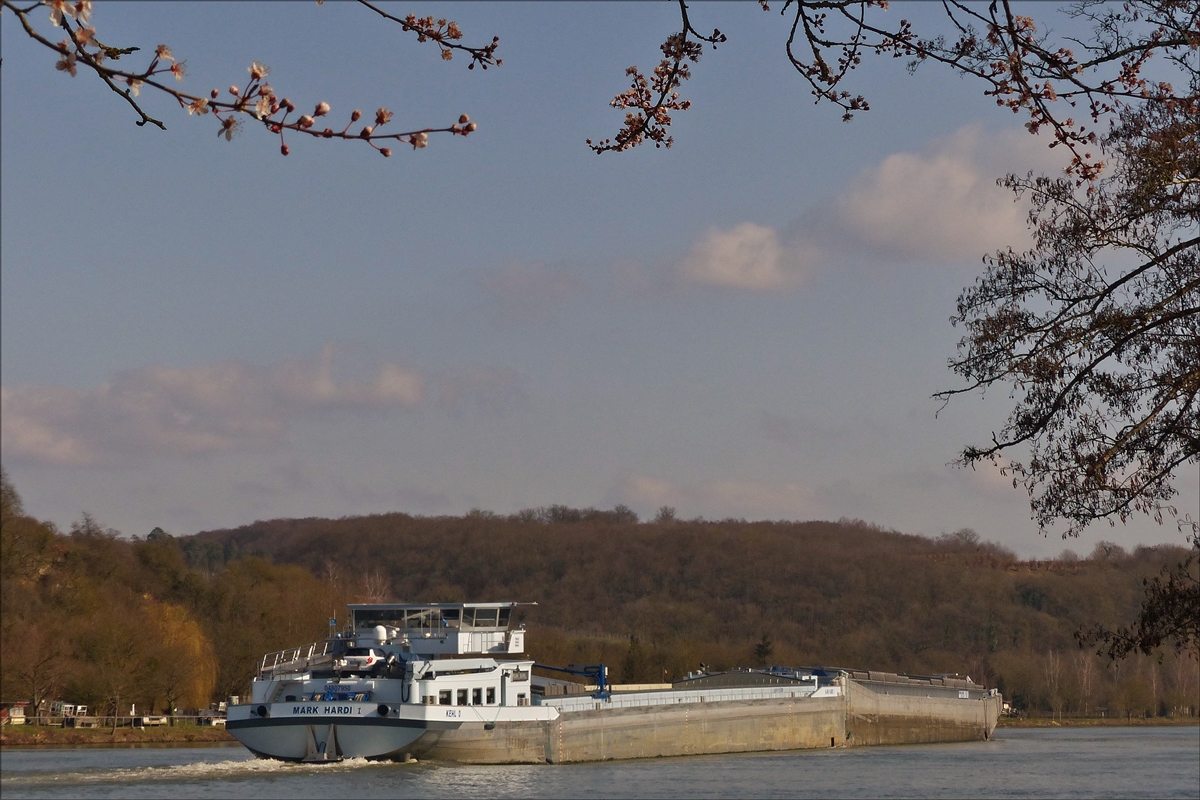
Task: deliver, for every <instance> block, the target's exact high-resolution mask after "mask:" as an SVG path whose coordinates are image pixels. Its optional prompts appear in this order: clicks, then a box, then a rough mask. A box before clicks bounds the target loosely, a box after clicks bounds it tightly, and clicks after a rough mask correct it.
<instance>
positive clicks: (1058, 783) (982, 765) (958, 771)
mask: <svg viewBox="0 0 1200 800" xmlns="http://www.w3.org/2000/svg"><path fill="white" fill-rule="evenodd" d="M0 792H2V793H3V795H4V798H5V800H9V798H17V797H46V798H52V797H73V796H77V795H80V794H86V795H88V796H89V797H251V796H253V797H256V798H257V797H282V798H295V797H298V796H301V795H305V796H310V795H313V794H314V793H321V794H328V795H332V796H348V795H352V796H354V797H362V798H367V797H496V796H516V797H684V796H686V797H959V796H964V795H966V796H984V797H1114V796H1115V797H1189V798H1200V728H1197V727H1179V728H1089V729H1070V728H1067V729H1054V730H1045V729H1041V730H1003V729H1001V730H999V731H997V732H996V738H995V739H994V740H993V741H991V742H972V743H966V744H953V745H922V746H912V747H878V748H854V749H847V750H811V751H798V752H789V753H757V754H746V755H730V756H704V757H692V758H666V759H652V760H644V761H617V762H605V763H600V764H575V765H564V766H526V765H521V766H500V767H483V766H460V765H450V764H435V763H423V764H390V763H389V764H379V763H373V762H368V761H364V760H361V759H353V760H349V761H344V762H342V763H340V764H312V765H304V764H285V763H281V762H276V761H265V760H260V759H256V758H253V757H251V756H250V755H249V754H248V753H246V752H245V751H244V750H240V749H233V748H224V747H222V748H207V747H206V748H196V747H186V748H174V749H152V750H151V749H140V748H139V749H94V748H86V749H76V748H61V749H49V748H47V749H37V750H24V749H12V750H6V751H4V752H2V753H0Z"/></svg>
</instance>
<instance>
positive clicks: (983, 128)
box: [0, 0, 1200, 555]
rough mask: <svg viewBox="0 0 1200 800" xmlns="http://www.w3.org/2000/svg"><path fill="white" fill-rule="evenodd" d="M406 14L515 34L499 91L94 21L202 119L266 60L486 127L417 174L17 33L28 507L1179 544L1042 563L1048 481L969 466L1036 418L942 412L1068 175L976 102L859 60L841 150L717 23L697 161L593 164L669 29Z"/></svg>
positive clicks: (200, 516) (366, 20)
mask: <svg viewBox="0 0 1200 800" xmlns="http://www.w3.org/2000/svg"><path fill="white" fill-rule="evenodd" d="M776 5H778V4H776ZM387 7H388V8H389V9H390V10H392V11H393V13H400V14H403V13H407V12H408V11H414V12H416V13H419V14H425V13H429V14H434V15H438V16H445V17H448V18H450V19H453V20H455V21H457V22H458V23H459V24H460V25H461V26H462V28H463V29H464V31H465V32H466V40H467V41H469V42H484V41H487V40H489V39H490V38H491V37H492V36H493V35H497V36H499V37H500V50H499V52H498V54H499V55H500V56H502V57H503V58H504V64H503V66H501V67H498V68H494V69H490V70H488V71H487V72H482V71H480V70H478V69H476V70H474V71H468V70H467V69H466V62H465V60H464V59H462V58H461V57H460V58H459V59H456V60H454V61H452V62H450V63H446V62H443V61H442V60H441V59H439V58H438V57H437V53H436V51H435V50H434V49H433V48H432V47H430V46H428V45H425V46H421V45H418V44H416V43H415V42H413V41H411V40H410V39H408V38H406V37H405V36H404V35H402V34H401V33H400V31H399V30H398V29H397V28H396V27H395V26H390V25H386V24H382V23H381V22H377V21H376V20H375V19H373V18H372V16H371V15H370V14H369V12H367V11H366V10H365V9H362V8H359V7H356V6H354V5H352V4H348V3H332V2H331V3H326V4H324V5H323V6H317V5H316V4H315V3H308V2H304V3H291V4H279V3H263V4H259V3H237V4H234V3H171V4H151V3H116V2H113V3H109V2H103V0H101V1H99V2H97V3H96V5H95V10H94V13H93V24H94V25H95V26H96V28H97V35H98V38H100V40H101V41H104V42H105V43H106V44H114V45H122V46H125V45H138V46H141V47H143V49H144V50H150V49H152V48H153V47H154V46H155V45H157V44H158V43H160V42H163V43H167V44H169V45H170V46H171V47H172V49H173V50H174V52H175V54H176V56H178V57H179V58H183V59H186V60H187V65H188V77H187V80H186V82H185V84H184V86H185V88H188V89H191V90H193V91H204V90H207V89H208V88H211V87H221V88H224V87H225V86H228V85H229V84H230V83H231V82H240V83H241V84H243V85H244V83H245V80H246V78H247V77H248V76H247V72H246V68H247V66H248V65H249V63H250V62H251V61H252V60H255V59H257V60H260V61H262V62H264V63H266V64H268V65H269V66H270V67H271V68H272V73H271V76H270V80H271V83H272V85H273V86H275V88H276V90H277V91H278V92H279V93H280V94H281V95H284V96H288V97H290V98H292V99H293V100H294V101H295V102H296V103H297V105H299V106H300V107H301V108H304V107H305V106H310V105H314V104H315V103H316V102H317V101H320V100H324V101H326V102H329V103H330V104H331V106H332V107H333V111H332V114H331V119H333V120H334V121H335V122H336V121H338V120H344V119H346V118H347V115H348V114H349V112H350V110H352V109H354V108H362V109H364V110H366V111H368V113H369V112H370V111H372V110H373V109H375V108H377V107H379V106H381V105H382V106H386V107H388V108H390V109H392V110H393V111H395V112H396V114H397V119H396V123H394V124H399V125H400V126H402V127H418V126H424V125H435V126H440V125H443V124H447V123H449V122H451V121H453V120H454V119H456V118H457V117H458V115H459V114H460V113H468V114H470V116H471V118H472V119H473V120H474V121H476V122H477V123H478V125H479V129H478V131H477V132H476V133H474V134H472V135H471V136H470V137H468V138H466V139H462V138H458V137H455V138H450V137H447V136H440V137H439V136H434V137H431V141H430V145H429V147H428V148H426V149H423V150H419V151H415V152H414V151H411V150H409V149H406V148H403V147H398V148H396V154H395V155H394V156H392V157H391V158H390V159H383V158H381V157H380V156H379V155H378V154H377V153H375V152H374V151H372V150H370V149H369V148H368V147H366V146H364V145H361V144H358V143H343V142H332V141H308V140H300V139H299V138H297V137H292V138H291V139H290V142H289V143H290V145H291V155H289V156H288V157H287V158H283V157H281V156H280V155H279V154H278V140H277V139H275V138H273V137H272V136H270V135H268V134H266V133H265V132H262V131H258V130H252V129H246V130H244V131H243V133H242V134H241V135H240V136H238V137H236V138H235V139H234V140H233V141H232V142H226V141H225V140H224V139H223V138H222V139H219V138H218V137H217V136H216V135H215V134H216V129H217V124H216V123H215V122H214V121H213V119H212V118H211V117H206V118H202V119H196V118H194V117H189V116H187V115H186V114H185V113H183V112H182V111H181V110H179V109H176V108H173V107H172V106H171V105H170V104H169V103H168V102H166V101H165V100H162V99H158V98H150V97H148V95H147V94H146V93H143V97H144V98H147V106H148V108H149V109H150V110H151V113H153V114H155V115H156V116H159V117H160V118H161V119H163V120H164V121H165V122H166V124H167V126H168V130H167V131H166V132H162V131H158V130H151V129H139V128H137V127H135V126H134V125H133V117H132V115H131V113H130V111H129V110H128V108H127V107H125V106H124V104H123V103H122V102H121V101H120V100H119V98H117V97H116V96H115V95H113V94H112V93H111V92H109V91H107V90H106V89H105V88H104V87H103V86H102V85H100V84H99V82H98V81H97V80H96V79H95V77H94V76H93V77H90V78H89V77H88V76H87V75H86V74H85V73H84V72H82V71H81V72H80V74H79V77H77V78H74V79H72V78H70V77H69V76H67V75H66V74H64V73H62V72H57V71H55V70H54V59H53V57H52V56H51V54H49V53H48V52H46V51H44V49H42V48H40V47H39V46H36V45H34V44H33V43H32V42H30V41H29V40H28V39H27V38H26V37H25V35H24V33H23V32H22V31H21V30H20V28H19V26H18V25H16V24H15V22H14V19H13V17H12V15H11V14H8V13H6V14H4V15H3V16H0V42H2V44H3V50H4V55H5V65H4V68H3V70H2V71H0V81H3V84H2V90H3V95H2V97H3V115H2V118H0V135H2V143H3V146H2V151H0V167H2V177H0V189H2V199H3V202H2V205H0V223H2V234H0V254H2V270H3V271H2V276H0V277H2V284H0V288H2V292H0V303H2V308H0V310H2V317H0V332H2V341H0V356H2V359H0V382H2V384H3V390H4V393H5V395H4V402H5V409H4V418H3V421H4V428H3V437H2V441H3V447H4V450H3V458H4V465H5V468H6V469H7V470H8V471H9V472H10V474H11V476H12V478H13V480H14V481H15V483H16V485H17V487H18V489H19V490H20V491H21V493H22V495H23V496H24V498H25V500H26V503H27V506H28V508H29V510H30V512H31V513H34V514H36V515H38V516H41V517H45V518H49V519H52V520H54V521H55V522H57V523H58V524H59V525H61V526H64V527H65V526H67V525H69V523H70V521H71V520H72V519H75V518H77V517H78V515H79V513H80V511H81V510H84V509H86V510H89V511H91V512H92V513H94V514H96V515H97V516H98V517H99V518H100V519H101V520H102V521H103V522H105V523H106V524H108V525H111V526H114V527H116V528H119V529H121V530H122V531H124V532H126V533H129V534H134V533H140V534H145V533H146V532H148V531H149V530H150V528H152V527H154V526H156V525H158V526H162V527H164V528H166V529H167V530H170V531H172V532H175V533H180V534H184V533H192V532H195V531H197V530H202V529H205V528H212V527H218V526H229V525H236V524H241V523H245V522H249V521H252V520H255V519H266V518H274V517H293V516H313V515H320V516H341V515H351V514H360V513H373V512H383V511H392V510H403V511H408V512H410V513H418V514H441V513H462V512H465V511H467V510H468V509H470V508H473V507H480V508H486V509H491V510H494V511H497V512H511V511H515V510H518V509H520V508H524V507H529V506H536V505H543V504H549V503H566V504H570V505H577V506H585V505H597V506H611V505H613V504H615V503H626V504H628V505H630V506H632V507H633V508H634V509H635V510H636V511H638V512H639V513H640V514H642V515H643V516H647V515H652V514H653V512H654V509H656V508H657V507H658V506H659V505H663V504H667V505H672V506H676V507H677V508H678V511H679V513H680V514H681V515H682V516H685V517H690V516H695V515H703V516H705V517H706V518H723V517H729V516H732V517H745V518H747V519H782V518H787V519H837V518H839V517H850V518H861V519H866V520H869V521H871V522H875V523H877V524H880V525H883V526H885V527H894V528H896V529H899V530H903V531H906V532H912V533H924V534H928V535H936V534H939V533H941V532H944V531H953V530H956V529H958V528H962V527H971V528H975V529H976V530H978V531H979V532H980V533H981V534H982V535H984V536H985V537H987V538H990V539H993V540H997V541H1000V542H1003V543H1004V544H1006V545H1007V546H1009V547H1012V548H1013V549H1015V550H1016V551H1017V552H1018V553H1021V554H1022V555H1049V554H1054V553H1057V552H1059V551H1060V550H1061V549H1062V548H1063V547H1064V546H1070V547H1073V548H1074V549H1076V550H1078V551H1081V552H1087V551H1089V550H1090V549H1091V547H1092V545H1093V544H1094V542H1095V541H1096V540H1098V539H1100V538H1104V539H1109V540H1114V541H1118V542H1121V543H1124V544H1126V545H1130V544H1133V543H1136V542H1160V541H1180V540H1181V537H1180V536H1179V535H1178V534H1177V533H1176V531H1175V529H1174V526H1171V525H1168V526H1163V527H1159V526H1156V525H1154V524H1152V523H1150V522H1148V521H1145V520H1142V521H1139V522H1137V523H1135V524H1131V525H1129V526H1126V527H1117V528H1115V529H1110V528H1109V527H1108V526H1107V525H1105V526H1102V527H1097V528H1095V529H1093V530H1091V531H1089V532H1088V533H1087V534H1085V537H1084V540H1083V541H1079V542H1068V543H1066V545H1064V543H1063V542H1062V541H1061V540H1059V539H1058V538H1057V537H1056V536H1054V535H1051V537H1050V538H1049V539H1043V538H1041V537H1040V536H1038V534H1037V531H1036V527H1035V526H1034V525H1033V524H1032V523H1031V522H1030V521H1029V513H1028V507H1027V503H1026V500H1025V497H1024V494H1023V492H1022V491H1020V490H1014V489H1012V488H1011V486H1010V485H1008V484H1007V483H1006V482H1005V481H1004V480H1003V479H1002V478H1000V477H999V476H996V475H994V474H991V473H988V472H973V471H971V470H961V469H956V468H953V467H948V466H946V465H947V462H949V461H951V460H952V459H953V458H954V456H955V453H956V451H957V449H958V448H959V447H961V446H962V445H963V444H966V443H968V442H972V441H979V440H983V439H986V438H987V437H988V436H989V434H990V432H991V430H993V429H994V428H995V427H997V426H998V425H999V423H1000V422H1001V421H1002V419H1003V416H1004V414H1005V411H1006V406H1005V400H1006V397H1005V396H1004V393H1002V392H996V393H993V394H992V395H989V396H988V397H987V398H986V399H981V398H978V397H965V398H960V399H959V400H957V401H956V402H955V403H953V404H951V406H950V407H949V408H948V409H946V410H945V411H943V412H942V413H941V414H940V415H938V416H936V417H935V412H936V411H937V409H938V403H937V402H936V401H934V400H932V399H931V398H930V395H932V394H933V393H934V392H936V391H938V390H941V389H945V388H949V387H954V386H956V385H957V383H956V381H955V379H954V377H953V375H951V374H950V372H949V371H948V370H947V369H946V366H945V365H946V360H947V358H948V357H950V356H951V355H952V354H953V352H954V344H955V342H956V340H957V333H956V331H955V330H954V329H953V328H951V326H950V325H949V323H948V318H949V317H950V315H951V314H952V313H953V310H954V300H955V298H956V296H957V294H958V292H959V290H960V289H961V288H962V287H963V286H965V285H967V284H968V283H970V282H971V281H972V280H973V278H974V277H975V275H976V274H977V273H978V271H979V269H980V257H981V256H982V255H983V254H984V253H985V252H988V251H990V250H994V249H996V248H997V247H1001V246H1004V245H1006V244H1014V245H1016V246H1020V245H1021V244H1022V242H1024V241H1025V239H1024V238H1023V237H1025V235H1026V234H1025V232H1024V225H1023V210H1022V208H1021V207H1020V206H1017V205H1015V204H1014V203H1013V202H1012V200H1011V198H1009V197H1007V196H1006V195H1005V194H1004V193H1003V191H1001V190H999V189H998V188H996V187H995V186H994V180H995V178H996V177H999V176H1000V175H1002V174H1003V173H1004V172H1005V171H1006V170H1019V171H1022V172H1023V171H1026V170H1028V169H1038V170H1045V171H1054V170H1055V169H1057V167H1058V165H1057V164H1056V162H1055V159H1054V156H1053V154H1052V153H1051V152H1050V151H1048V150H1047V149H1046V147H1045V144H1046V142H1044V141H1041V140H1039V139H1038V138H1036V137H1032V136H1029V135H1028V134H1027V133H1025V132H1024V130H1023V129H1022V127H1021V123H1022V122H1023V120H1022V119H1021V118H1019V117H1016V116H1014V115H1012V114H1011V113H1009V112H1006V111H1000V110H997V109H996V107H995V105H994V102H992V101H990V100H989V99H988V98H985V97H983V96H982V93H981V91H980V87H979V86H978V85H975V84H973V83H971V82H970V81H967V80H963V79H960V78H957V77H955V76H953V75H951V74H949V73H946V72H944V71H939V70H937V69H935V68H930V67H922V68H921V69H920V70H918V71H917V73H916V74H915V75H913V76H909V75H907V74H906V73H905V71H904V69H903V65H902V64H901V63H900V62H897V61H893V60H891V59H881V60H878V61H875V60H872V59H868V60H867V61H866V62H865V63H864V64H863V66H862V67H861V68H860V70H859V71H858V73H859V74H858V75H857V78H856V86H857V88H858V90H860V91H862V92H864V93H865V94H867V96H868V99H869V100H870V101H871V104H872V110H871V111H870V112H869V113H865V114H859V115H858V116H857V117H856V118H855V119H854V120H853V121H852V122H850V123H843V122H841V121H840V114H839V113H837V111H836V109H833V108H831V107H824V106H814V105H813V103H812V99H811V97H810V96H809V94H808V92H807V90H806V89H805V86H804V84H803V82H802V80H801V79H800V77H799V76H798V75H797V74H796V73H795V72H794V71H792V69H791V68H790V67H789V65H788V64H787V61H786V58H785V56H784V51H783V44H784V41H785V39H786V36H787V26H786V24H785V20H783V19H781V18H780V17H779V15H778V13H777V11H772V12H771V13H763V12H762V11H760V10H759V9H758V7H757V4H750V3H742V4H720V3H702V4H696V6H695V8H694V10H693V17H694V22H695V23H696V25H697V27H699V28H701V29H710V28H712V27H719V28H721V30H722V31H724V32H725V33H726V34H727V35H728V36H729V42H728V43H726V44H724V45H722V46H721V47H720V48H718V49H717V50H716V51H715V52H714V51H712V50H706V52H705V53H704V55H703V57H702V59H701V61H700V63H699V64H697V65H695V66H694V68H693V78H692V79H691V80H690V81H689V82H688V83H687V84H686V85H685V87H684V90H683V94H684V96H685V97H687V98H689V99H690V100H692V101H693V107H692V108H691V109H690V110H688V111H686V112H683V113H680V114H677V115H676V124H675V126H674V135H675V137H676V144H675V147H674V148H672V149H671V150H669V151H667V150H654V149H653V148H646V147H643V148H641V149H639V150H636V151H633V152H629V153H623V154H605V155H602V156H597V155H595V154H593V153H592V152H590V151H589V150H588V149H587V147H586V146H585V145H584V140H585V139H586V138H588V137H592V138H599V137H603V136H606V135H612V134H613V133H614V132H615V131H616V129H617V128H618V127H619V125H620V122H621V118H622V114H621V112H618V111H616V110H614V109H611V108H609V107H608V105H607V102H608V100H609V99H610V98H611V97H612V96H613V95H614V94H616V93H618V92H619V91H622V90H623V89H624V88H625V86H626V79H625V77H624V75H623V73H624V69H625V67H627V66H629V65H630V64H637V65H639V66H641V67H643V68H645V69H648V68H650V67H652V66H653V65H654V63H656V62H657V56H658V55H659V52H658V45H659V44H660V43H661V42H662V40H663V39H664V38H665V36H666V35H667V34H669V33H671V32H673V31H674V30H675V29H676V26H677V25H678V19H677V16H676V13H677V12H676V11H675V7H674V5H673V4H671V3H665V2H664V3H636V4H633V3H594V4H589V3H559V4H551V3H534V4H521V3H504V4H484V3H469V4H457V5H454V4H447V5H439V4H389V5H388V6H387ZM936 11H937V9H936V7H935V6H934V5H932V4H929V5H923V4H903V3H901V4H896V5H894V6H893V9H892V11H891V12H889V13H895V14H896V15H897V16H900V15H903V16H907V17H909V18H912V19H914V20H916V21H917V22H918V23H920V22H921V21H922V20H923V19H924V20H931V19H934V18H935V17H936ZM40 15H41V12H38V14H36V15H35V16H40ZM137 63H141V62H137ZM1189 469H1190V472H1188V471H1186V470H1185V472H1184V473H1183V475H1182V476H1181V480H1180V484H1181V488H1182V489H1183V490H1184V493H1183V495H1182V496H1181V498H1180V504H1181V506H1182V507H1183V508H1184V509H1187V510H1193V511H1194V510H1195V509H1196V508H1197V505H1198V504H1200V499H1198V497H1197V488H1196V484H1197V480H1196V470H1195V467H1194V466H1193V467H1190V468H1189Z"/></svg>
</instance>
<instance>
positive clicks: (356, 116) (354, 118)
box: [350, 108, 362, 122]
mask: <svg viewBox="0 0 1200 800" xmlns="http://www.w3.org/2000/svg"><path fill="white" fill-rule="evenodd" d="M361 118H362V112H361V111H359V110H358V109H357V108H356V109H354V113H353V114H351V115H350V121H351V122H358V121H359V119H361Z"/></svg>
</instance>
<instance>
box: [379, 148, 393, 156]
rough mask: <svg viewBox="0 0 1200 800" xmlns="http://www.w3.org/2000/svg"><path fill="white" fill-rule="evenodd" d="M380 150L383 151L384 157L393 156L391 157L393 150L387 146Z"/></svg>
mask: <svg viewBox="0 0 1200 800" xmlns="http://www.w3.org/2000/svg"><path fill="white" fill-rule="evenodd" d="M379 152H381V153H383V157H384V158H391V157H392V151H391V150H390V149H389V148H387V147H385V148H383V149H382V150H380V151H379Z"/></svg>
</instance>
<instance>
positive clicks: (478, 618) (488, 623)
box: [475, 608, 498, 628]
mask: <svg viewBox="0 0 1200 800" xmlns="http://www.w3.org/2000/svg"><path fill="white" fill-rule="evenodd" d="M497 610H498V609H495V608H477V609H475V627H476V628H494V627H496V611H497Z"/></svg>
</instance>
